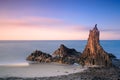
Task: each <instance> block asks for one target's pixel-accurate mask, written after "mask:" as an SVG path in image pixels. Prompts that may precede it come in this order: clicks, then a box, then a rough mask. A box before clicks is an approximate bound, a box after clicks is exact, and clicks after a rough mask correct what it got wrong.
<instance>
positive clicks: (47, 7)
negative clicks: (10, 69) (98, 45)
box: [0, 0, 120, 40]
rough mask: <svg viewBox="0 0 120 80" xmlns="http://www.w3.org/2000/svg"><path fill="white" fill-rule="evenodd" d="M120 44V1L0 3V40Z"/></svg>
mask: <svg viewBox="0 0 120 80" xmlns="http://www.w3.org/2000/svg"><path fill="white" fill-rule="evenodd" d="M95 24H98V29H99V30H100V31H101V34H100V39H102V40H120V0H0V40H87V38H88V34H89V30H90V29H92V28H93V27H94V25H95Z"/></svg>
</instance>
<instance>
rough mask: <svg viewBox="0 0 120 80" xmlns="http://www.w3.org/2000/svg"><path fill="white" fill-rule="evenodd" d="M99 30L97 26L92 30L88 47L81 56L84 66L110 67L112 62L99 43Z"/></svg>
mask: <svg viewBox="0 0 120 80" xmlns="http://www.w3.org/2000/svg"><path fill="white" fill-rule="evenodd" d="M99 34H100V32H99V30H98V28H97V24H96V25H95V27H94V28H93V29H92V30H90V33H89V38H88V42H87V45H86V47H85V49H84V51H83V54H82V55H81V57H80V58H81V59H82V60H83V64H84V65H101V66H110V65H111V64H112V63H111V60H110V58H109V56H108V54H107V52H105V51H104V49H103V48H102V47H101V45H100V43H99Z"/></svg>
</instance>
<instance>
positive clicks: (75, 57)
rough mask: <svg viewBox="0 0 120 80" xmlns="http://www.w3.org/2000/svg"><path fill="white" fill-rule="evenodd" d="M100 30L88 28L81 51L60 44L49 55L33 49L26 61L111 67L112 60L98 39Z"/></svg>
mask: <svg viewBox="0 0 120 80" xmlns="http://www.w3.org/2000/svg"><path fill="white" fill-rule="evenodd" d="M99 34H100V31H99V30H98V28H97V24H96V25H95V27H94V28H93V29H92V30H90V33H89V38H88V41H87V45H86V47H85V49H84V51H83V53H81V52H77V51H76V50H75V49H69V48H68V47H66V46H65V45H63V44H61V45H60V47H59V48H58V49H57V50H55V52H54V53H53V54H52V55H50V54H47V53H44V52H42V51H34V52H33V53H31V55H29V56H28V57H27V60H28V61H37V62H45V63H46V62H58V63H62V64H74V63H79V64H81V65H83V66H93V65H98V66H104V67H111V66H112V60H111V58H110V56H109V54H108V53H107V52H106V51H105V50H104V49H103V48H102V46H101V45H100V40H99Z"/></svg>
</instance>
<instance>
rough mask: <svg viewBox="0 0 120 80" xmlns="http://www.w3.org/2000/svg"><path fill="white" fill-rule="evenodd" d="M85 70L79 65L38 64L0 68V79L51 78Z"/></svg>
mask: <svg viewBox="0 0 120 80" xmlns="http://www.w3.org/2000/svg"><path fill="white" fill-rule="evenodd" d="M86 69H87V68H83V67H82V66H80V65H65V64H57V63H40V64H29V65H19V66H18V65H10V66H0V77H3V78H4V77H24V78H26V77H31V78H33V77H52V76H60V75H69V74H72V73H77V72H83V71H84V70H86Z"/></svg>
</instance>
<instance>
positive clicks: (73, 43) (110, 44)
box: [0, 40, 120, 65]
mask: <svg viewBox="0 0 120 80" xmlns="http://www.w3.org/2000/svg"><path fill="white" fill-rule="evenodd" d="M60 44H65V45H66V46H67V47H69V48H75V49H76V50H77V51H80V52H82V51H83V50H84V48H85V45H86V44H87V41H86V40H65V41H64V40H57V41H55V40H52V41H0V65H26V57H27V56H28V55H29V54H30V53H31V52H33V51H34V50H36V49H37V50H41V51H43V52H46V53H49V54H52V53H53V52H54V51H55V50H56V49H57V48H58V47H59V46H60ZM101 45H102V47H103V48H104V49H105V51H107V52H109V53H113V54H114V55H115V56H117V58H120V40H102V41H101Z"/></svg>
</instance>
